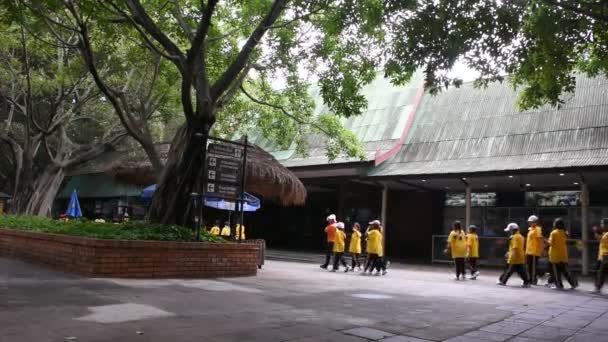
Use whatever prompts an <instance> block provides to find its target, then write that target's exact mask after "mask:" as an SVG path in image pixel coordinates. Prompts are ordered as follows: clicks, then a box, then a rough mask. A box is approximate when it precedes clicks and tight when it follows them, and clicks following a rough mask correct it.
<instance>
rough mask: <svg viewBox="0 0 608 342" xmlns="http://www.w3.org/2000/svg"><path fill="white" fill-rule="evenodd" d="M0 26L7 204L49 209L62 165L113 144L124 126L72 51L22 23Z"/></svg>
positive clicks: (0, 132) (27, 210) (22, 209)
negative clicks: (10, 197)
mask: <svg viewBox="0 0 608 342" xmlns="http://www.w3.org/2000/svg"><path fill="white" fill-rule="evenodd" d="M0 30H1V31H2V33H3V39H2V42H1V43H0V65H1V67H0V145H2V146H3V147H2V148H3V151H4V153H3V156H2V158H3V164H2V166H3V167H2V168H0V170H2V174H3V175H2V177H3V178H4V181H5V184H6V185H7V190H8V191H10V192H11V193H12V195H13V202H12V205H11V207H10V209H11V211H12V212H15V213H23V214H30V215H42V216H45V215H49V214H50V212H51V207H52V203H53V201H54V199H55V197H56V195H57V192H58V190H59V187H60V186H61V184H62V182H63V180H64V177H65V175H66V172H68V171H70V170H71V169H73V168H75V167H77V166H79V165H81V164H83V163H85V162H88V161H90V160H92V159H95V158H97V157H98V156H100V155H101V154H103V153H105V152H107V151H109V150H111V149H113V148H114V147H115V146H116V145H117V144H118V143H120V141H121V140H122V139H123V138H124V137H125V134H124V130H123V129H122V127H121V125H112V121H111V120H109V119H110V116H108V115H107V113H108V106H106V105H105V104H104V101H102V100H101V95H100V93H99V91H98V89H97V87H96V86H95V84H93V82H92V80H91V79H90V78H89V77H88V74H87V72H86V69H85V68H84V66H83V64H82V63H81V62H80V61H81V58H80V56H79V55H78V54H75V53H74V52H73V51H71V50H70V49H69V48H66V47H63V46H61V44H59V43H58V42H57V41H56V40H55V39H54V38H53V36H52V35H50V34H46V35H44V34H38V35H36V36H35V37H32V36H31V35H30V32H29V31H28V30H26V29H25V27H24V26H22V25H1V26H0ZM66 39H69V38H66Z"/></svg>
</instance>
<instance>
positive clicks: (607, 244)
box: [599, 232, 608, 260]
mask: <svg viewBox="0 0 608 342" xmlns="http://www.w3.org/2000/svg"><path fill="white" fill-rule="evenodd" d="M605 256H608V232H606V233H604V234H602V238H601V239H600V251H599V260H602V259H603V258H604V257H605Z"/></svg>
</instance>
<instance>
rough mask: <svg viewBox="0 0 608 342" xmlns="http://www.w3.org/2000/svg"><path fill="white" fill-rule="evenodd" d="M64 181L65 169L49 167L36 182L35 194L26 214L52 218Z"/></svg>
mask: <svg viewBox="0 0 608 342" xmlns="http://www.w3.org/2000/svg"><path fill="white" fill-rule="evenodd" d="M64 179H65V170H64V169H63V168H58V167H47V169H46V170H45V171H44V172H43V173H42V174H41V175H39V176H38V177H37V178H36V181H35V182H34V187H33V193H32V196H31V198H30V201H29V204H28V206H27V208H26V210H25V214H26V215H35V216H47V217H50V216H51V215H52V213H53V210H52V209H53V202H54V201H55V197H57V193H58V192H59V188H60V187H61V184H62V183H63V180H64Z"/></svg>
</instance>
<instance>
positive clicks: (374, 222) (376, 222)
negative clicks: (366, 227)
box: [369, 220, 380, 225]
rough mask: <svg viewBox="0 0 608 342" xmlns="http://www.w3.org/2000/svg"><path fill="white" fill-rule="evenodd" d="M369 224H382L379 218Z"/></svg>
mask: <svg viewBox="0 0 608 342" xmlns="http://www.w3.org/2000/svg"><path fill="white" fill-rule="evenodd" d="M369 224H370V225H374V224H377V225H380V221H378V220H373V221H372V222H370V223H369Z"/></svg>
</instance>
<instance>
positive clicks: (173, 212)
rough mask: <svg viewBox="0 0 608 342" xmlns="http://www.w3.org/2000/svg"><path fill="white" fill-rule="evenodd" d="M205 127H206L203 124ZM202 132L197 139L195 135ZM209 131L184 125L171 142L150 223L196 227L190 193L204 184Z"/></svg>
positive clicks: (200, 190)
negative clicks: (194, 225) (202, 181)
mask: <svg viewBox="0 0 608 342" xmlns="http://www.w3.org/2000/svg"><path fill="white" fill-rule="evenodd" d="M201 126H203V125H201ZM198 132H200V133H203V136H202V137H197V136H196V135H195V133H198ZM208 134H209V132H208V131H206V132H204V131H203V130H195V129H191V128H189V127H188V125H187V124H184V125H183V126H182V127H181V128H180V129H179V130H178V132H177V134H176V135H175V138H174V139H173V141H172V143H171V150H170V151H169V157H168V159H167V162H166V164H165V169H164V172H163V174H162V177H161V182H160V184H159V186H158V188H157V189H156V193H155V194H154V198H153V200H152V204H151V206H150V212H149V218H150V221H151V222H156V223H165V224H179V225H184V226H192V225H193V216H192V214H193V211H192V209H193V208H192V201H191V196H190V194H191V193H193V192H197V193H200V192H202V188H201V184H202V183H201V182H200V180H201V179H202V176H203V167H204V164H203V163H204V161H205V153H206V150H207V149H206V147H205V146H206V145H207V138H208Z"/></svg>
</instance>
